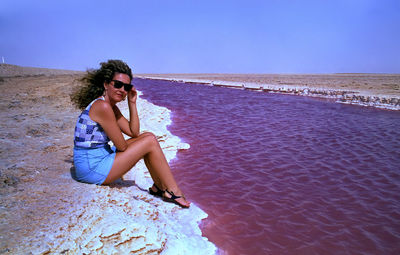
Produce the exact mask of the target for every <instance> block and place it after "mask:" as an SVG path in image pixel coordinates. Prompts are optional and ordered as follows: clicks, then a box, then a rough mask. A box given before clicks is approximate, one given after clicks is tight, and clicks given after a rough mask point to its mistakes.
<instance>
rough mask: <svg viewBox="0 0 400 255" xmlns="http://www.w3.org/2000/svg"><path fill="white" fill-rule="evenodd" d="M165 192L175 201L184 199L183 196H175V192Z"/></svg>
mask: <svg viewBox="0 0 400 255" xmlns="http://www.w3.org/2000/svg"><path fill="white" fill-rule="evenodd" d="M165 192H167V193H168V194H170V195H171V199H173V200H175V199H178V198H181V197H183V196H177V195H175V194H174V192H173V191H169V190H167V189H166V190H165Z"/></svg>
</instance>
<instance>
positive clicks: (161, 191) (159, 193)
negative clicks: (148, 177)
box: [149, 183, 165, 197]
mask: <svg viewBox="0 0 400 255" xmlns="http://www.w3.org/2000/svg"><path fill="white" fill-rule="evenodd" d="M153 186H154V187H155V188H156V189H157V191H153V190H152V188H151V187H150V188H149V193H150V194H151V195H153V196H156V197H162V196H163V194H164V192H165V191H164V190H162V189H160V188H159V187H157V185H156V184H155V183H154V184H153Z"/></svg>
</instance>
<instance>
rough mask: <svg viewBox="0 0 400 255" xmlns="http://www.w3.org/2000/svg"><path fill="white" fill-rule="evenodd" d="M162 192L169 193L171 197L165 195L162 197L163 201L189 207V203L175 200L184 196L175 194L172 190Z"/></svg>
mask: <svg viewBox="0 0 400 255" xmlns="http://www.w3.org/2000/svg"><path fill="white" fill-rule="evenodd" d="M164 192H167V193H168V194H170V195H171V197H166V196H164V197H163V200H164V201H165V202H169V203H174V204H177V205H179V206H180V207H182V208H189V205H182V204H180V203H179V202H178V201H176V200H177V199H178V198H184V199H185V196H183V195H182V196H176V195H175V194H174V192H172V191H169V190H165V191H164ZM185 200H186V199H185Z"/></svg>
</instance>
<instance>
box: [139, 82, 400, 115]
mask: <svg viewBox="0 0 400 255" xmlns="http://www.w3.org/2000/svg"><path fill="white" fill-rule="evenodd" d="M136 77H137V78H143V79H157V80H167V81H172V82H178V83H195V84H203V85H208V86H219V87H228V88H236V89H244V90H254V91H260V92H268V93H280V94H292V95H301V96H311V97H322V98H332V99H335V100H336V102H339V103H345V104H356V105H362V106H372V107H376V108H384V109H390V110H400V74H290V75H288V74H140V75H136Z"/></svg>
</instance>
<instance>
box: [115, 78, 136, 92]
mask: <svg viewBox="0 0 400 255" xmlns="http://www.w3.org/2000/svg"><path fill="white" fill-rule="evenodd" d="M112 81H113V82H114V88H116V89H120V88H122V86H123V87H124V90H125V91H127V92H129V91H130V90H131V89H132V87H133V85H132V84H127V83H123V82H122V81H117V80H112Z"/></svg>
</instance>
